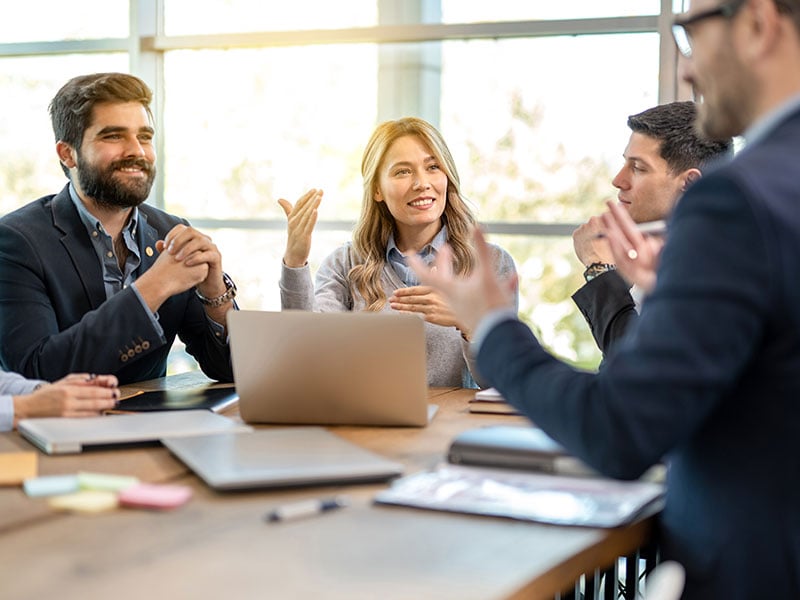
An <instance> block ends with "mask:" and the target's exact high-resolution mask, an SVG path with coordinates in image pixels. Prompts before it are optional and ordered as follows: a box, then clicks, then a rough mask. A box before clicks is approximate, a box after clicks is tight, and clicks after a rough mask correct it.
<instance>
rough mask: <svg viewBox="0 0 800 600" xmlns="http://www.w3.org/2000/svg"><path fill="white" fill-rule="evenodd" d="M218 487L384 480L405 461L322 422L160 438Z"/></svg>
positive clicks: (203, 477) (178, 455)
mask: <svg viewBox="0 0 800 600" xmlns="http://www.w3.org/2000/svg"><path fill="white" fill-rule="evenodd" d="M162 441H163V443H164V445H165V446H166V447H167V448H169V449H170V451H171V452H172V453H173V454H174V455H175V456H177V457H178V458H179V459H180V460H181V461H183V463H184V464H186V466H187V467H189V468H190V469H191V470H192V471H194V472H195V474H196V475H197V476H198V477H200V478H201V479H202V480H203V481H205V482H206V484H208V485H209V486H210V487H212V488H214V489H217V490H235V489H249V488H265V487H266V488H269V487H289V486H304V485H319V484H340V483H342V484H344V483H361V482H370V481H385V480H387V479H389V478H390V477H395V476H397V475H400V474H401V473H402V471H403V466H402V465H400V464H399V463H395V462H392V461H390V460H388V459H386V458H383V457H381V456H378V455H377V454H374V453H372V452H369V451H368V450H365V449H363V448H360V447H359V446H356V445H355V444H352V443H350V442H348V441H346V440H344V439H342V438H341V437H339V436H338V435H335V434H333V433H331V432H329V431H326V430H325V429H323V428H322V427H285V428H273V429H259V430H256V431H251V432H245V433H241V432H231V433H221V434H216V435H207V436H205V435H204V436H199V437H182V438H171V439H169V438H168V439H164V440H162Z"/></svg>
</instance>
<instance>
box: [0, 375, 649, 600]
mask: <svg viewBox="0 0 800 600" xmlns="http://www.w3.org/2000/svg"><path fill="white" fill-rule="evenodd" d="M196 383H197V375H186V376H178V377H172V378H167V380H162V381H158V382H150V383H149V384H147V385H143V384H140V385H139V386H137V387H138V388H139V389H153V388H156V387H182V386H186V385H194V384H196ZM473 393H474V392H473V391H470V390H461V389H432V390H430V397H431V402H433V403H436V404H438V405H439V411H438V413H437V415H436V416H435V418H434V419H433V421H432V422H431V424H430V425H429V426H428V427H425V428H376V427H331V428H330V430H331V431H333V432H335V433H337V434H339V435H341V436H342V437H344V438H346V439H348V440H350V441H352V442H354V443H356V444H358V445H360V446H363V447H364V448H368V449H370V450H373V451H374V452H377V453H379V454H381V455H384V456H386V457H388V458H391V459H393V460H396V461H399V462H401V463H403V464H404V465H405V467H406V471H405V472H406V473H412V472H415V471H418V470H421V469H426V468H429V467H433V466H434V465H436V464H437V463H438V462H440V461H441V460H442V459H443V457H444V455H445V452H446V449H447V447H448V444H449V442H450V440H451V439H452V438H453V437H454V436H455V435H456V434H457V433H459V432H460V431H463V430H465V429H469V428H471V427H478V426H481V425H488V424H494V423H522V422H524V421H523V419H522V418H521V417H516V416H508V415H476V414H471V413H469V412H468V409H467V400H468V399H469V398H470V397H471V396H472V394H473ZM231 416H233V417H235V418H238V417H237V414H236V412H235V410H234V411H233V413H232V415H231ZM33 449H34V448H33V446H32V445H30V444H29V443H28V442H27V441H25V440H24V439H22V438H21V437H20V436H19V435H18V434H17V433H16V432H13V433H6V434H2V435H0V452H7V451H14V450H33ZM78 471H91V472H101V473H114V474H121V475H135V476H137V477H139V478H140V479H142V480H144V481H148V482H172V483H181V484H185V485H189V486H191V487H192V488H193V490H194V496H193V499H192V500H191V501H190V502H189V504H187V505H185V506H183V507H181V508H179V509H177V510H175V511H172V512H149V511H144V510H130V509H117V510H115V511H111V512H107V513H102V514H96V515H81V514H68V513H60V512H56V511H53V510H51V509H50V508H49V506H48V505H47V503H46V501H45V500H41V499H31V498H27V497H26V496H25V494H24V493H23V491H22V489H21V488H0V597H2V598H4V599H6V598H7V599H15V600H16V599H31V600H34V599H35V600H40V599H42V598H59V599H60V600H68V599H71V598H76V599H77V598H81V599H86V598H106V597H108V598H114V599H115V600H125V599H128V598H130V599H136V600H139V599H140V598H192V599H205V598H213V599H215V600H217V599H222V598H225V599H228V598H236V599H238V598H245V599H247V598H280V599H284V598H290V599H294V598H337V599H338V598H347V599H361V598H370V599H372V598H381V599H393V598H398V599H400V598H402V599H409V598H411V599H426V598H435V599H449V598H452V599H458V600H467V599H471V598H475V599H481V600H485V599H493V598H498V599H499V598H553V596H554V595H556V594H557V593H559V592H560V591H561V590H563V589H564V588H565V587H567V586H569V585H571V583H572V582H573V581H574V580H575V579H577V578H578V577H579V576H580V575H581V574H582V573H586V572H591V571H592V570H593V569H595V568H604V567H607V566H609V565H612V564H613V563H614V562H615V560H616V558H617V557H618V556H623V555H626V554H629V553H631V552H634V551H635V550H636V549H637V548H639V547H640V546H642V545H643V544H644V543H645V542H646V541H647V539H648V537H649V534H650V529H651V520H643V521H641V522H638V523H636V524H634V525H632V526H629V527H625V528H619V529H614V530H597V529H586V528H577V527H555V526H547V525H539V524H533V523H525V522H519V521H512V520H505V519H497V518H491V517H477V516H467V515H459V514H450V513H439V512H432V511H424V510H416V509H411V508H401V507H390V506H379V505H373V504H372V498H373V496H374V495H375V493H376V492H377V491H379V490H381V489H384V488H385V486H386V484H368V485H357V486H327V487H314V488H306V489H295V490H280V491H249V492H226V493H218V492H214V491H212V490H211V489H209V488H208V487H206V486H205V485H204V484H203V483H202V482H201V481H200V480H199V479H198V478H196V477H195V476H194V475H193V474H192V473H191V472H189V471H188V470H187V469H186V467H184V465H183V464H182V463H180V462H179V461H178V460H177V459H175V458H174V457H173V456H172V455H171V454H170V453H169V452H168V451H167V450H166V449H165V448H163V447H161V446H152V447H138V448H126V449H117V450H103V451H91V452H85V453H84V454H80V455H69V456H47V455H44V454H40V455H39V472H40V474H42V475H45V474H67V473H76V472H78ZM336 493H346V494H347V495H348V496H350V498H351V501H352V505H351V506H349V507H347V508H345V509H342V510H338V511H333V512H331V513H326V514H324V515H320V516H318V517H312V518H308V519H305V520H298V521H293V522H283V523H266V522H265V521H264V519H263V517H264V515H265V513H267V512H268V511H269V510H270V509H271V508H274V507H275V506H277V505H278V504H281V503H284V502H287V501H294V500H299V499H304V498H316V497H321V496H327V495H330V494H336Z"/></svg>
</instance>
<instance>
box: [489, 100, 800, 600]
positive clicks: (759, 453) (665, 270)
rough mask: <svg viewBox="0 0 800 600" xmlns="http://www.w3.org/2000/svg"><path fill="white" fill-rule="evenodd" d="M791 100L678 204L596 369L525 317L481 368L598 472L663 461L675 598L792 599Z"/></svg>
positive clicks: (796, 587)
mask: <svg viewBox="0 0 800 600" xmlns="http://www.w3.org/2000/svg"><path fill="white" fill-rule="evenodd" d="M798 165H800V111H797V112H795V113H794V114H793V115H791V116H790V117H788V118H787V119H785V120H784V121H783V122H782V123H781V124H780V125H779V127H778V128H777V129H775V130H773V131H772V132H771V133H770V134H769V135H768V137H767V138H766V139H764V140H761V141H760V142H757V143H756V144H754V145H753V146H751V147H749V148H746V149H744V150H743V151H742V152H740V154H739V155H738V156H737V157H736V158H735V159H734V160H733V162H731V163H729V164H728V165H725V166H721V167H719V168H718V169H716V170H714V171H712V172H709V173H707V174H706V175H705V176H704V177H703V178H701V179H700V180H699V181H698V182H697V183H696V184H694V185H693V186H692V187H691V188H690V190H689V191H687V193H686V195H685V196H684V198H683V199H682V200H681V202H680V203H679V204H678V205H677V208H676V211H675V213H674V217H673V219H672V221H671V224H670V236H669V239H668V241H667V244H666V246H665V247H664V250H663V254H662V257H661V265H660V267H659V272H658V283H657V285H656V288H655V290H654V291H653V293H652V294H651V295H650V296H649V297H648V299H647V301H646V302H645V303H644V305H643V308H642V314H641V316H640V318H639V320H638V322H637V324H636V326H635V327H634V328H633V330H632V331H631V333H630V335H628V336H626V337H625V338H624V339H622V340H621V341H620V343H619V344H618V346H617V348H616V350H615V351H614V352H612V353H611V354H610V355H609V356H608V358H607V360H606V365H605V368H604V369H603V370H601V371H600V372H599V373H597V374H590V373H584V372H579V371H577V370H575V369H572V368H570V367H569V366H567V365H565V364H564V363H562V362H560V361H557V360H556V359H554V358H553V357H552V356H550V355H549V354H548V353H547V352H545V351H544V350H543V349H542V347H541V346H540V345H539V343H538V342H537V341H536V339H535V338H534V336H533V335H532V333H531V332H530V330H529V329H528V328H527V327H525V326H524V325H523V324H522V323H520V322H519V321H515V320H507V321H503V322H501V323H499V324H498V325H497V326H495V327H494V328H493V329H492V330H491V331H490V332H489V333H488V335H487V336H486V337H485V338H484V340H483V343H482V345H481V347H480V350H479V354H478V368H479V369H480V371H481V373H482V374H483V375H484V376H485V377H486V378H487V379H489V381H490V382H491V384H492V385H493V386H495V387H497V388H498V389H499V390H500V392H501V393H502V394H503V396H505V397H506V398H507V399H508V400H509V402H510V403H511V404H513V405H515V406H517V407H519V408H520V409H522V410H523V411H524V412H525V413H526V414H527V415H528V416H530V418H531V419H532V420H533V421H534V422H536V424H537V425H539V426H541V427H542V428H543V429H544V430H545V431H547V432H548V433H549V434H550V435H551V436H552V437H554V438H555V439H556V440H558V441H559V442H561V443H562V444H563V445H564V446H566V447H567V448H568V449H569V450H571V451H572V452H573V453H574V454H575V455H577V456H578V457H580V458H581V459H583V460H584V461H586V462H587V463H589V464H591V465H592V466H594V467H595V468H597V469H598V470H600V471H602V472H603V473H606V474H608V475H611V476H615V477H620V478H635V477H637V476H639V475H640V474H641V473H643V471H644V470H645V469H646V468H647V467H648V466H650V465H652V464H654V463H655V462H656V461H658V460H659V459H661V458H662V457H664V458H665V459H666V460H667V462H668V464H669V471H668V491H667V499H666V507H665V509H664V511H663V514H662V515H661V517H660V525H661V527H660V532H661V544H662V548H663V555H664V557H665V558H672V559H676V560H678V561H679V562H681V563H682V564H683V565H684V566H685V567H686V569H687V584H686V589H685V595H684V597H685V598H703V599H708V598H725V599H726V600H731V599H734V600H735V599H740V598H742V599H744V598H748V599H750V598H753V599H758V598H766V597H769V598H800V318H798V317H800V179H798Z"/></svg>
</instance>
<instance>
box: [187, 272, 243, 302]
mask: <svg viewBox="0 0 800 600" xmlns="http://www.w3.org/2000/svg"><path fill="white" fill-rule="evenodd" d="M222 282H223V283H224V284H225V292H224V293H223V294H222V295H220V296H217V297H216V298H206V297H205V296H203V294H201V293H200V292H199V291H198V289H197V288H194V293H195V294H196V295H197V298H198V299H199V300H200V302H202V303H203V304H205V305H206V306H211V307H213V308H216V307H218V306H222V305H223V304H227V303H228V302H230V301H231V300H233V299H234V298H235V297H236V284H235V283H233V279H231V278H230V276H229V275H228V274H227V273H223V274H222Z"/></svg>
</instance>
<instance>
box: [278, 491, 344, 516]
mask: <svg viewBox="0 0 800 600" xmlns="http://www.w3.org/2000/svg"><path fill="white" fill-rule="evenodd" d="M348 504H350V501H349V499H348V498H347V497H346V496H334V497H333V498H314V499H311V500H301V501H300V502H292V503H291V504H284V505H282V506H279V507H277V508H275V509H274V510H271V511H270V512H268V513H267V514H266V516H265V517H264V518H265V519H266V520H267V521H294V520H295V519H302V518H304V517H311V516H314V515H319V514H322V513H324V512H328V511H329V510H335V509H337V508H343V507H345V506H347V505H348Z"/></svg>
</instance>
